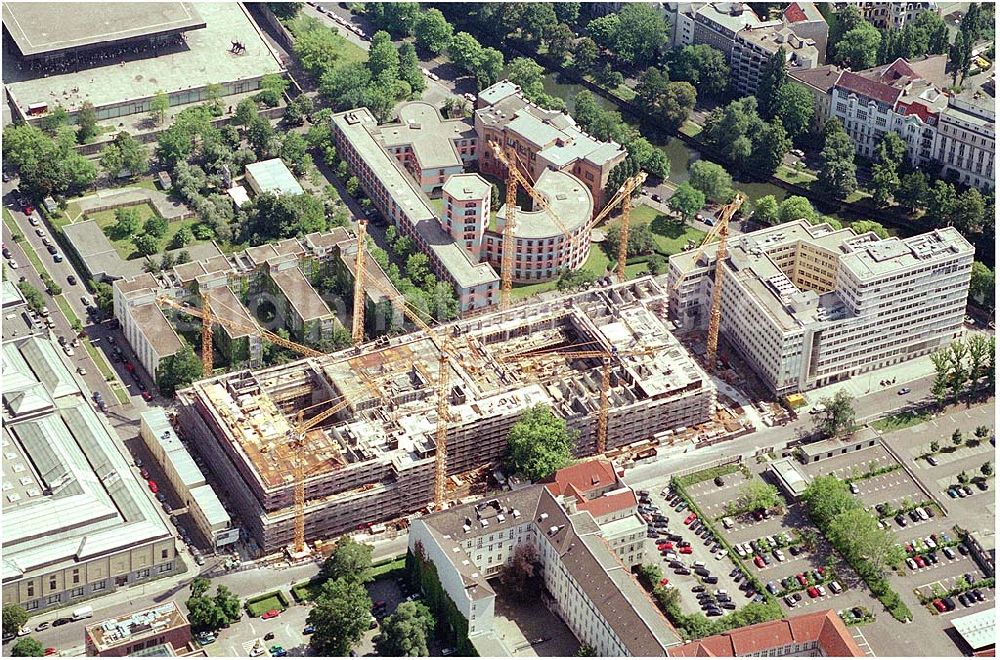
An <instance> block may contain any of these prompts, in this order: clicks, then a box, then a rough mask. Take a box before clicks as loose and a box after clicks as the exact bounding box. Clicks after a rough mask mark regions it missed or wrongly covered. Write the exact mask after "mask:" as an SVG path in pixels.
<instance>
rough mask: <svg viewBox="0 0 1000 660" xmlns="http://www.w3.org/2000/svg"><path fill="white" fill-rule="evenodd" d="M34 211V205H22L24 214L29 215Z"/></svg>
mask: <svg viewBox="0 0 1000 660" xmlns="http://www.w3.org/2000/svg"><path fill="white" fill-rule="evenodd" d="M34 212H35V207H34V206H31V205H30V204H29V205H28V206H25V207H24V215H31V214H32V213H34Z"/></svg>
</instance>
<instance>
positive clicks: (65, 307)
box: [52, 293, 80, 325]
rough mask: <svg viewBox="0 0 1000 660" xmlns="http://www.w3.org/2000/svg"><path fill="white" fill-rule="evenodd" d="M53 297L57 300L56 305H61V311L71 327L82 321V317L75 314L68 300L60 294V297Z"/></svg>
mask: <svg viewBox="0 0 1000 660" xmlns="http://www.w3.org/2000/svg"><path fill="white" fill-rule="evenodd" d="M52 297H53V298H55V301H56V304H57V305H59V309H61V310H62V313H63V316H65V317H66V320H67V321H69V324H70V325H73V323H75V322H76V321H79V320H80V317H78V316H77V315H76V314H75V313H74V312H73V308H72V307H70V306H69V301H67V300H66V297H65V296H64V295H62V294H61V293H60V294H59V295H58V296H52Z"/></svg>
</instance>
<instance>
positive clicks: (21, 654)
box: [10, 637, 45, 658]
mask: <svg viewBox="0 0 1000 660" xmlns="http://www.w3.org/2000/svg"><path fill="white" fill-rule="evenodd" d="M10 654H11V656H12V657H15V658H40V657H42V656H44V655H45V647H43V646H42V643H41V642H39V641H38V640H37V639H35V638H34V637H22V638H21V639H19V640H17V641H16V642H14V646H13V647H11V649H10Z"/></svg>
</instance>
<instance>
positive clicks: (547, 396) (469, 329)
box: [178, 277, 715, 553]
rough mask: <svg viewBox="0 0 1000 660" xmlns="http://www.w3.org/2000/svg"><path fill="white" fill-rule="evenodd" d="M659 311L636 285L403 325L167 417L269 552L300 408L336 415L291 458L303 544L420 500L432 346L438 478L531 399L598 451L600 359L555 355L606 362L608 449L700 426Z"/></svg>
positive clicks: (430, 449)
mask: <svg viewBox="0 0 1000 660" xmlns="http://www.w3.org/2000/svg"><path fill="white" fill-rule="evenodd" d="M666 312H667V294H666V292H665V291H664V290H663V289H661V288H660V287H659V286H658V285H657V284H656V283H655V282H654V281H653V280H652V279H651V278H648V277H647V278H642V279H638V280H634V281H631V282H627V283H624V284H620V285H615V286H612V287H609V288H606V289H591V290H589V291H586V292H583V293H577V294H572V295H568V296H565V297H561V298H558V299H555V300H550V301H547V302H540V303H535V304H530V305H523V306H520V307H518V308H516V309H512V310H508V311H506V312H496V313H493V314H488V315H483V316H481V317H477V318H475V319H471V320H465V321H459V322H455V323H452V324H448V325H445V326H441V327H439V328H438V329H437V330H436V331H435V334H436V335H437V336H436V337H430V336H428V335H427V334H426V333H424V332H415V333H410V334H406V335H402V336H398V337H394V338H392V339H381V340H379V341H375V342H371V343H368V344H365V345H363V346H362V347H360V348H355V349H348V350H346V351H341V352H339V353H333V354H330V355H327V356H324V357H322V358H308V359H304V360H299V361H297V362H292V363H289V364H285V365H281V366H278V367H273V368H269V369H265V370H261V371H257V372H253V371H241V372H236V373H231V374H227V375H225V376H220V377H217V378H211V379H207V380H203V381H200V382H198V383H195V384H194V385H192V386H191V387H190V388H188V389H186V390H183V391H181V392H180V393H179V394H178V398H179V421H180V424H181V426H182V429H183V431H184V432H185V433H186V435H187V437H188V438H189V439H190V441H191V445H192V446H193V447H194V448H195V449H196V450H197V451H198V452H200V453H201V454H202V455H203V456H204V457H205V458H206V460H207V462H208V463H209V465H211V466H213V469H214V470H216V472H217V473H218V476H219V477H220V479H219V480H220V482H221V483H223V484H229V492H228V493H227V495H228V499H229V500H230V501H231V502H232V503H233V504H234V506H236V507H238V508H239V511H235V512H234V513H235V514H236V516H237V517H238V518H241V519H242V523H241V526H242V528H243V529H244V530H246V532H247V533H248V535H249V536H250V537H251V538H253V539H254V540H255V541H256V542H257V543H258V544H259V545H260V546H261V549H262V550H263V551H264V552H266V553H269V552H273V551H276V550H278V549H280V548H281V547H283V546H285V545H286V544H288V543H289V542H290V541H291V539H292V533H293V521H294V509H293V506H292V503H293V482H292V477H291V474H292V470H291V469H290V466H289V465H288V459H283V458H282V456H283V451H282V445H283V444H284V443H288V442H289V440H290V438H291V437H292V436H293V435H294V430H293V429H294V425H295V424H296V419H297V417H298V415H299V413H302V415H303V417H304V418H305V419H306V420H308V419H310V418H312V417H314V416H316V415H318V414H320V413H322V412H324V411H326V410H328V409H329V408H330V407H331V406H338V407H339V406H343V407H342V409H341V410H339V411H338V412H337V413H335V414H333V415H331V416H330V417H328V418H327V419H325V420H324V421H323V422H322V423H321V424H319V425H317V426H316V427H315V428H313V429H311V430H310V431H308V432H307V433H306V435H305V439H304V442H303V448H302V450H301V452H300V453H299V456H301V460H303V461H304V463H305V467H304V472H305V474H306V538H307V539H309V540H315V539H320V538H328V537H331V536H334V535H337V534H340V533H343V532H345V531H347V530H352V529H356V528H358V527H359V526H366V525H370V524H373V523H376V522H380V521H385V520H391V519H395V518H398V517H400V516H404V515H407V514H410V513H412V512H415V511H418V510H420V509H422V508H424V507H426V506H427V505H428V503H429V502H431V501H432V499H433V478H434V455H435V450H434V432H435V429H436V424H437V416H436V413H435V401H436V387H435V385H436V382H435V379H436V378H437V369H438V363H439V357H440V355H441V348H440V343H439V342H444V343H445V344H446V345H447V347H448V348H447V350H446V354H447V356H448V365H449V374H450V376H449V385H450V391H449V394H450V400H449V422H448V455H447V474H448V475H449V477H459V476H460V475H462V474H464V473H467V472H470V471H473V470H476V469H478V468H481V467H482V466H483V465H484V464H496V463H498V462H499V461H500V460H501V459H502V457H503V454H504V452H505V450H506V445H507V434H508V431H509V430H510V428H511V426H513V424H514V423H515V422H516V421H517V420H518V418H519V417H520V415H521V413H522V412H523V411H524V410H526V409H527V408H529V407H531V406H533V405H535V404H544V405H547V406H550V407H551V408H552V410H553V412H554V413H555V414H556V415H558V416H560V417H562V418H564V419H566V421H567V426H568V427H569V428H571V429H573V430H575V431H578V432H579V437H578V440H577V445H576V453H577V455H580V456H585V455H589V454H592V453H594V452H595V450H596V427H597V417H598V411H599V406H600V399H601V392H600V390H601V382H602V360H601V358H600V357H596V358H591V357H579V356H577V357H570V356H567V355H565V353H573V352H581V351H598V352H601V353H603V354H605V355H608V356H610V372H611V381H610V383H611V387H610V391H609V402H610V405H609V415H608V434H607V448H608V449H614V448H617V447H623V446H625V445H629V444H632V443H636V442H640V441H644V440H648V439H649V438H651V437H652V436H654V435H655V434H657V433H661V432H663V431H666V430H669V429H674V428H678V427H682V426H693V425H696V424H700V423H702V422H705V421H708V420H709V419H710V418H711V416H712V414H713V412H714V409H715V388H714V386H713V384H712V383H711V381H710V380H709V379H708V378H707V377H706V375H705V374H704V372H703V371H702V370H701V369H700V368H699V367H698V365H697V364H696V363H695V362H694V361H693V360H692V359H691V357H690V356H689V355H688V354H687V353H686V352H685V350H684V349H683V348H682V347H681V345H680V343H678V341H677V340H676V339H675V338H674V336H673V334H672V333H671V330H672V327H671V326H670V324H669V323H668V322H666V321H665V320H664V319H665V318H666ZM559 353H564V354H563V355H560V354H559ZM345 401H346V404H345V403H344V402H345ZM451 483H454V480H452V481H451Z"/></svg>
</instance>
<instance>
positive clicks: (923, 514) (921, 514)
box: [917, 506, 930, 520]
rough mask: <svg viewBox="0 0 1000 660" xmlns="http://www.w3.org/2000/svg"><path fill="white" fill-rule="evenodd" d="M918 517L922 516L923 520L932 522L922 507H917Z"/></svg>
mask: <svg viewBox="0 0 1000 660" xmlns="http://www.w3.org/2000/svg"><path fill="white" fill-rule="evenodd" d="M917 515H918V516H920V519H921V520H930V516H929V515H927V511H926V510H925V509H924V507H922V506H918V507H917Z"/></svg>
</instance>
